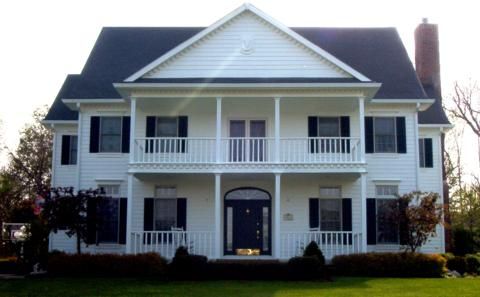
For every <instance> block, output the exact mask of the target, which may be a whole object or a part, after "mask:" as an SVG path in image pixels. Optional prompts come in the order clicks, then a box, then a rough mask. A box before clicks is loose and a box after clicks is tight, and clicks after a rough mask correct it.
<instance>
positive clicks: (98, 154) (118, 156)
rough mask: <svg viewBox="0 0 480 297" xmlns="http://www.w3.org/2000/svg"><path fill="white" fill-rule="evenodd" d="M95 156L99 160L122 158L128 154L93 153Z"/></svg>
mask: <svg viewBox="0 0 480 297" xmlns="http://www.w3.org/2000/svg"><path fill="white" fill-rule="evenodd" d="M92 154H93V155H94V156H96V157H99V158H121V157H123V156H124V155H128V153H92Z"/></svg>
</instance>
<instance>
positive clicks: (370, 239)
mask: <svg viewBox="0 0 480 297" xmlns="http://www.w3.org/2000/svg"><path fill="white" fill-rule="evenodd" d="M366 223H367V244H377V207H376V201H375V199H374V198H368V199H367V222H366Z"/></svg>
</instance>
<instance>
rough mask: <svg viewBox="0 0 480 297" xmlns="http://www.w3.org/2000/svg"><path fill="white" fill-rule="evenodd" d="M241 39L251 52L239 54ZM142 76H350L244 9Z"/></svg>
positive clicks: (240, 52) (240, 51)
mask: <svg viewBox="0 0 480 297" xmlns="http://www.w3.org/2000/svg"><path fill="white" fill-rule="evenodd" d="M244 42H247V44H248V45H246V46H247V48H251V50H252V51H251V53H249V54H242V44H243V43H244ZM144 77H145V78H168V77H183V78H185V77H334V78H344V77H349V75H348V74H347V73H345V72H344V71H342V70H340V69H339V68H337V67H335V66H333V65H332V64H331V63H330V62H327V61H326V60H324V59H323V58H322V57H320V56H319V55H318V54H314V53H313V52H312V51H311V50H307V49H306V48H305V47H303V46H302V45H300V44H299V43H298V42H295V41H293V40H292V39H291V38H289V37H287V36H286V35H285V34H284V33H280V31H279V30H276V29H274V28H273V27H272V26H271V25H269V24H267V23H265V22H263V21H261V20H260V19H259V18H258V17H256V16H255V15H254V14H252V13H250V12H244V13H242V14H240V15H239V16H237V17H236V18H234V19H233V20H231V21H230V22H228V23H227V24H225V25H224V26H222V27H221V28H219V29H217V30H216V31H214V32H212V33H210V34H209V35H207V36H206V37H205V38H203V39H201V40H199V41H197V42H196V43H195V44H193V45H192V46H191V47H189V48H187V49H185V50H184V51H182V52H181V53H179V54H177V55H176V56H175V57H173V58H171V59H170V60H167V62H166V63H164V64H162V65H160V66H158V67H157V68H155V69H153V70H152V71H150V72H148V73H147V74H146V75H145V76H144Z"/></svg>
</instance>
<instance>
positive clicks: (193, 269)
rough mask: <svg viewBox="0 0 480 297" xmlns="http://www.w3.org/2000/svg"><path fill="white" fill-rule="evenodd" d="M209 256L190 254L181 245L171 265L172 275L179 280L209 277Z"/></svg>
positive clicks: (170, 271)
mask: <svg viewBox="0 0 480 297" xmlns="http://www.w3.org/2000/svg"><path fill="white" fill-rule="evenodd" d="M207 261H208V259H207V257H205V256H200V255H190V254H189V253H188V250H187V249H186V248H185V247H183V246H181V247H179V248H178V249H177V250H176V252H175V257H174V258H173V260H172V262H171V263H170V265H169V273H170V276H171V277H172V278H174V279H178V280H200V279H205V278H207V275H206V272H207Z"/></svg>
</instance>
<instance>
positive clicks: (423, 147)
mask: <svg viewBox="0 0 480 297" xmlns="http://www.w3.org/2000/svg"><path fill="white" fill-rule="evenodd" d="M418 153H419V161H420V167H421V168H433V146H432V139H431V138H420V139H419V140H418Z"/></svg>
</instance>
